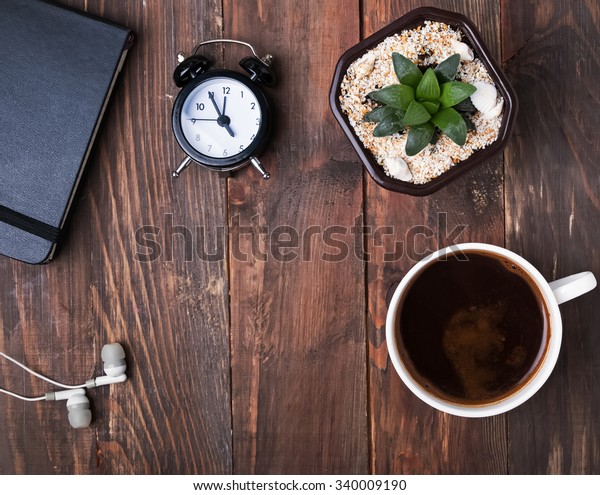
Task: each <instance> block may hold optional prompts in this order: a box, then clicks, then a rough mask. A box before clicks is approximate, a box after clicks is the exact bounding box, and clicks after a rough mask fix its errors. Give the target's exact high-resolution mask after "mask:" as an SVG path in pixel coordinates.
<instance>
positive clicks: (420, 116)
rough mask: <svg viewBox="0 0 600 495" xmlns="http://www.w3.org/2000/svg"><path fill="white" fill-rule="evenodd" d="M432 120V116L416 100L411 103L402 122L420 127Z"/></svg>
mask: <svg viewBox="0 0 600 495" xmlns="http://www.w3.org/2000/svg"><path fill="white" fill-rule="evenodd" d="M429 119H431V114H430V113H429V112H428V111H427V110H426V109H425V107H424V106H423V105H422V104H421V103H419V102H418V101H416V100H413V101H411V102H410V105H408V110H406V115H404V119H402V122H403V124H404V125H418V124H424V123H425V122H427V121H428V120H429Z"/></svg>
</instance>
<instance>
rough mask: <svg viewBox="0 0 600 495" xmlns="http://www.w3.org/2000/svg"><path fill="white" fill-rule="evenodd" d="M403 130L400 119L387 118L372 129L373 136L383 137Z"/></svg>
mask: <svg viewBox="0 0 600 495" xmlns="http://www.w3.org/2000/svg"><path fill="white" fill-rule="evenodd" d="M402 129H404V126H403V125H402V119H401V118H399V117H387V118H385V119H383V120H381V121H380V122H379V124H377V126H376V127H375V129H373V136H375V137H384V136H389V135H391V134H396V133H397V132H400V131H401V130H402Z"/></svg>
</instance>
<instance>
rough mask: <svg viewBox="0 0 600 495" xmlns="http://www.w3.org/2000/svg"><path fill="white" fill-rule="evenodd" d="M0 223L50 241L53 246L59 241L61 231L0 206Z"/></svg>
mask: <svg viewBox="0 0 600 495" xmlns="http://www.w3.org/2000/svg"><path fill="white" fill-rule="evenodd" d="M0 222H4V223H7V224H8V225H12V226H13V227H16V228H18V229H20V230H23V231H25V232H29V233H30V234H33V235H35V236H37V237H40V238H42V239H45V240H47V241H50V242H51V243H52V244H55V243H57V242H58V241H59V239H60V235H61V230H60V229H57V228H56V227H53V226H52V225H48V224H47V223H44V222H40V221H39V220H36V219H35V218H31V217H28V216H27V215H23V214H22V213H19V212H16V211H13V210H11V209H9V208H6V207H5V206H2V205H0Z"/></svg>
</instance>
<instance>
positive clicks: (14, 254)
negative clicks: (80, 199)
mask: <svg viewBox="0 0 600 495" xmlns="http://www.w3.org/2000/svg"><path fill="white" fill-rule="evenodd" d="M132 41H133V36H132V33H131V31H130V30H129V29H126V28H124V27H121V26H117V25H115V24H112V23H109V22H105V21H103V20H100V19H97V18H94V17H91V16H88V15H85V14H82V13H80V12H76V11H73V10H70V9H66V8H63V7H61V6H59V5H56V4H54V3H50V2H45V1H41V0H0V254H4V255H6V256H9V257H11V258H15V259H18V260H21V261H25V262H27V263H44V262H47V261H49V260H50V259H52V257H53V255H54V253H55V251H56V248H57V245H58V243H59V241H60V239H61V237H62V236H63V234H64V228H65V223H66V221H67V218H68V215H69V211H70V210H71V206H72V204H73V199H74V196H75V193H76V191H77V186H78V185H79V183H80V181H81V176H82V173H83V170H84V168H85V164H86V161H87V159H88V155H89V153H90V149H91V147H92V144H93V141H94V138H95V136H96V133H97V131H98V126H99V124H100V121H101V119H102V116H103V114H104V111H105V109H106V105H107V102H108V99H109V97H110V94H111V91H112V89H113V86H114V83H115V80H116V77H117V75H118V73H119V71H120V69H121V67H122V64H123V62H124V60H125V55H126V53H127V50H128V48H129V47H130V45H131V43H132Z"/></svg>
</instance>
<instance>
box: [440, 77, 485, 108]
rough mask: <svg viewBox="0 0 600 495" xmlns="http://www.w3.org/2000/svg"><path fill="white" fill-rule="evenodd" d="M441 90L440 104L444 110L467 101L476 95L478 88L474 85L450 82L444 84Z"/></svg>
mask: <svg viewBox="0 0 600 495" xmlns="http://www.w3.org/2000/svg"><path fill="white" fill-rule="evenodd" d="M441 90H442V94H441V95H440V103H441V104H442V108H449V107H453V106H454V105H456V104H458V103H460V102H461V101H463V100H466V99H467V98H468V97H469V96H471V95H472V94H473V93H475V91H476V90H477V88H476V87H475V86H473V85H472V84H468V83H462V82H458V81H450V82H447V83H444V84H442V85H441Z"/></svg>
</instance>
